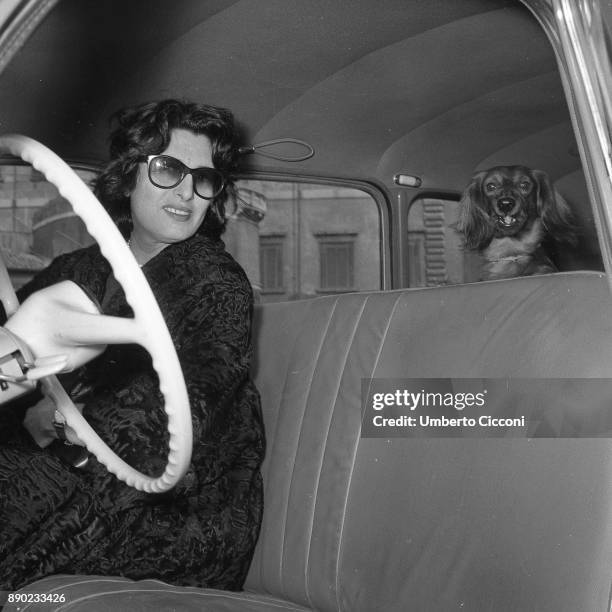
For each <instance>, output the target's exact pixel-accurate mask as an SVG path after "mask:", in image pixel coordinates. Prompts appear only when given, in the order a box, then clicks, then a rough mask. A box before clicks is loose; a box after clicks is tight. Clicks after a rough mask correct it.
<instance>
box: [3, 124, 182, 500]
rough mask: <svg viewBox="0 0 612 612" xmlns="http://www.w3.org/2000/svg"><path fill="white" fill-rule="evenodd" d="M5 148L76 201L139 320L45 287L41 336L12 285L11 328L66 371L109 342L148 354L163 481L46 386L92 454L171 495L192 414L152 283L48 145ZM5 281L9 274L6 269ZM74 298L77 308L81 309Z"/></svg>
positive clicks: (61, 288)
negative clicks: (162, 426) (58, 359)
mask: <svg viewBox="0 0 612 612" xmlns="http://www.w3.org/2000/svg"><path fill="white" fill-rule="evenodd" d="M5 151H8V152H10V153H11V154H13V155H16V156H20V157H21V158H22V159H23V160H24V161H27V162H29V163H31V164H32V166H34V168H35V169H36V170H38V171H40V172H41V173H42V174H44V175H45V177H46V178H47V180H48V181H50V182H51V183H53V184H54V185H55V186H56V187H57V189H58V191H59V193H60V194H61V195H62V196H63V197H64V198H66V199H67V200H68V201H69V202H70V204H71V205H72V207H73V209H74V211H75V212H76V213H77V214H78V215H79V216H80V217H81V219H82V220H83V222H84V223H85V225H86V227H87V230H88V232H89V233H90V235H91V236H92V237H93V238H94V239H95V240H96V241H97V242H98V244H99V245H100V251H101V252H102V254H103V255H104V257H106V259H107V260H108V262H109V263H110V265H111V267H112V270H113V273H114V275H115V278H116V279H117V281H118V282H119V283H120V284H121V286H122V287H123V290H124V292H125V296H126V299H127V301H128V303H129V304H130V306H131V307H132V309H133V311H134V318H133V319H124V318H120V317H109V316H105V315H101V314H99V313H98V312H97V310H95V309H92V308H91V302H89V304H88V303H87V302H86V301H84V300H83V299H82V295H83V294H82V291H81V290H80V289H79V288H78V287H77V286H76V285H74V284H73V283H70V282H69V281H66V282H64V283H60V284H58V285H54V286H52V287H49V288H47V289H45V290H43V291H45V292H46V295H45V299H46V300H47V301H46V302H45V308H44V311H45V313H46V318H47V319H48V321H47V322H40V321H39V323H38V324H37V325H38V327H39V330H38V331H42V333H37V332H36V331H35V330H34V329H33V327H36V325H34V326H33V324H32V319H31V318H28V317H27V315H26V314H24V312H23V311H22V312H19V310H17V305H18V302H17V298H16V297H15V295H14V291H13V290H12V286H11V287H10V291H8V292H7V291H6V289H5V291H4V293H5V294H6V295H7V296H8V297H5V299H4V301H5V302H6V303H5V304H4V307H5V310H7V312H8V313H9V314H11V313H15V314H13V316H12V317H11V318H10V319H9V321H8V323H7V325H6V328H7V329H9V330H10V332H11V333H12V334H14V335H15V336H17V337H18V338H19V339H20V340H21V341H22V342H23V343H24V344H26V345H27V346H28V348H29V349H30V351H31V352H32V354H33V356H34V358H35V359H39V360H40V359H41V358H45V357H48V356H51V355H58V354H61V351H62V350H64V352H65V353H66V354H67V355H72V356H73V357H72V362H71V363H68V367H67V368H66V369H67V370H70V369H73V368H74V367H77V366H78V365H80V364H81V363H84V360H87V359H91V357H92V356H95V355H96V354H99V352H100V350H101V349H102V348H103V347H104V345H106V344H117V343H137V344H140V345H142V346H143V347H144V348H145V349H146V350H147V351H148V352H149V353H150V355H151V357H152V360H153V366H154V368H155V370H156V371H157V373H158V375H159V385H160V390H161V392H162V394H163V395H164V398H165V411H166V414H167V415H168V431H169V433H170V441H169V447H170V449H169V454H168V463H167V465H166V468H165V470H164V472H163V474H161V475H160V476H159V477H151V476H146V475H144V474H141V473H140V472H138V471H137V470H135V469H134V468H132V467H130V466H129V465H128V464H127V463H125V462H124V461H123V460H122V459H120V458H119V457H118V456H117V455H116V454H115V453H114V452H113V451H112V450H110V449H109V448H108V446H107V445H106V444H105V443H104V442H103V441H102V439H101V438H100V437H99V436H98V435H97V434H96V432H95V431H94V430H93V429H92V428H91V427H90V426H89V424H88V423H87V421H85V419H84V418H83V416H82V415H81V414H80V412H79V410H78V409H77V408H76V406H74V404H73V403H72V401H71V400H70V398H69V397H68V394H67V393H66V392H65V391H64V389H63V388H62V386H61V384H60V383H59V381H58V380H57V378H56V377H55V376H47V377H44V378H41V388H42V390H43V393H45V395H47V396H48V397H50V398H52V399H53V401H54V403H55V405H56V406H57V408H58V410H59V411H60V412H61V413H62V415H63V416H64V418H65V420H66V423H67V424H68V425H69V426H70V427H72V428H73V429H74V430H75V431H76V433H77V435H78V437H79V438H80V439H81V440H82V441H83V442H84V444H85V446H87V448H88V450H89V451H90V452H92V453H93V454H94V455H95V456H96V457H97V459H98V461H100V462H101V463H102V464H104V465H105V466H106V467H107V469H108V470H109V471H110V472H112V473H114V474H115V475H116V476H117V477H118V478H120V479H121V480H123V481H125V482H126V483H127V484H129V485H131V486H133V487H135V488H137V489H139V490H143V491H147V492H151V493H153V492H162V491H166V490H168V489H170V488H172V487H173V486H174V485H175V484H176V483H177V482H178V481H179V480H180V479H181V478H182V476H183V475H184V474H185V472H186V471H187V469H188V467H189V462H190V459H191V450H192V429H191V414H190V409H189V399H188V396H187V390H186V388H185V382H184V379H183V373H182V370H181V367H180V364H179V361H178V357H177V355H176V351H175V349H174V345H173V343H172V339H171V337H170V333H169V332H168V328H167V327H166V324H165V322H164V319H163V316H162V314H161V312H160V310H159V307H158V305H157V302H156V301H155V298H154V296H153V293H152V292H151V289H150V287H149V284H148V283H147V281H146V279H145V278H144V275H143V274H142V271H141V270H140V267H139V266H138V264H137V263H136V261H135V260H134V258H133V257H132V254H131V252H130V250H129V248H128V247H127V245H126V243H125V240H124V239H123V237H122V236H121V234H120V233H119V230H118V229H117V227H116V226H115V224H114V223H113V222H112V221H111V219H110V217H109V216H108V214H107V213H106V211H105V210H104V208H103V207H102V205H101V204H100V203H99V202H98V200H97V198H96V197H95V196H94V195H93V193H92V192H91V191H90V189H89V188H88V187H87V186H86V185H85V183H83V181H82V180H81V179H80V178H79V177H78V176H77V175H76V174H75V172H74V171H73V170H72V169H71V168H70V167H69V166H68V165H67V164H66V163H64V162H63V161H62V160H61V159H60V158H59V157H58V156H57V155H55V153H53V152H52V151H51V150H49V149H47V148H46V147H45V146H43V145H41V144H40V143H38V142H36V141H35V140H32V139H31V138H27V137H25V136H19V135H8V136H2V137H0V152H5ZM2 267H3V266H2ZM1 276H2V273H0V277H1ZM4 276H5V277H8V275H7V274H6V272H5V271H4ZM0 282H2V279H1V278H0ZM71 285H73V287H71ZM79 294H80V295H81V297H79ZM67 296H68V297H67ZM32 299H33V300H34V301H36V300H37V299H40V298H37V297H36V294H33V295H32V296H30V298H28V300H26V301H25V302H24V306H25V305H26V304H27V302H28V301H29V300H32ZM79 300H80V302H79ZM75 301H76V303H77V304H78V306H76V307H75ZM16 310H17V312H15V311H16ZM20 310H21V309H20ZM25 310H27V308H24V311H25ZM38 319H39V317H37V320H38ZM90 349H91V350H90ZM49 351H51V352H49ZM74 355H78V356H77V357H74ZM43 362H44V359H43Z"/></svg>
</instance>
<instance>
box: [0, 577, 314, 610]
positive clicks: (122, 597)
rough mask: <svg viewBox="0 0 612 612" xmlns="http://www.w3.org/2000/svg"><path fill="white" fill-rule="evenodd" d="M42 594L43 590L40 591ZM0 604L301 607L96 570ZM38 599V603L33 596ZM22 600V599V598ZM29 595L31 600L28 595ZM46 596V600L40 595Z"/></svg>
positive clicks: (54, 580) (37, 585) (42, 583)
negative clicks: (109, 575) (108, 575)
mask: <svg viewBox="0 0 612 612" xmlns="http://www.w3.org/2000/svg"><path fill="white" fill-rule="evenodd" d="M43 594H44V596H43ZM18 596H19V598H20V601H18V602H13V603H7V604H6V605H5V607H4V608H3V610H5V611H15V612H16V611H17V610H19V612H25V611H27V612H35V611H37V610H44V611H45V612H50V611H51V610H61V611H62V612H77V611H78V612H81V611H82V612H85V611H87V612H90V611H91V610H96V612H104V611H108V612H140V611H142V612H150V611H151V610H159V611H160V612H164V611H166V610H168V611H170V610H172V611H174V612H283V611H285V610H286V611H290V612H307V611H308V610H309V609H310V608H304V607H302V606H297V605H294V604H292V603H289V602H287V601H283V600H282V599H277V598H275V597H268V596H266V595H259V594H255V593H248V592H232V591H219V590H216V589H199V588H191V587H177V586H172V585H169V584H166V583H164V582H161V581H159V580H140V581H137V582H135V581H132V580H128V579H127V578H105V577H102V576H52V577H50V578H44V579H43V580H38V581H37V582H34V583H32V584H31V585H29V586H28V587H27V588H25V589H22V590H21V591H19V595H18ZM36 599H38V600H39V601H38V603H37V602H36ZM24 600H25V601H24ZM28 600H31V601H28ZM44 600H46V601H44Z"/></svg>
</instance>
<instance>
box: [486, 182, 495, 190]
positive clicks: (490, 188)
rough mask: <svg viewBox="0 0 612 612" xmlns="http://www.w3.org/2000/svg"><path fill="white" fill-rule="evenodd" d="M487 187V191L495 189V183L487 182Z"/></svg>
mask: <svg viewBox="0 0 612 612" xmlns="http://www.w3.org/2000/svg"><path fill="white" fill-rule="evenodd" d="M485 189H486V190H487V191H494V190H495V183H487V185H486V187H485Z"/></svg>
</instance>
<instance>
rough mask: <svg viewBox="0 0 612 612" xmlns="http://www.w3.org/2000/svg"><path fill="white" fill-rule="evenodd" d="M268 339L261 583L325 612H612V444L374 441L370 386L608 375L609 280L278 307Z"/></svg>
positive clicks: (253, 580)
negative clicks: (390, 381)
mask: <svg viewBox="0 0 612 612" xmlns="http://www.w3.org/2000/svg"><path fill="white" fill-rule="evenodd" d="M255 329H256V336H255V342H256V349H257V350H256V352H257V359H256V382H257V385H258V387H259V389H260V392H261V395H262V405H263V408H264V418H265V424H266V429H267V436H268V451H267V457H266V460H265V464H264V481H265V512H264V522H263V527H262V532H261V537H260V541H259V543H258V546H257V549H256V553H255V557H254V560H253V563H252V566H251V570H250V573H249V577H248V579H247V584H246V588H247V589H253V590H257V591H260V592H267V593H270V594H271V595H276V596H279V597H283V598H286V599H289V600H291V601H294V602H296V603H298V604H302V605H304V606H309V607H312V608H314V609H317V610H322V611H333V610H347V611H350V612H358V611H363V612H366V611H367V612H372V611H374V610H381V611H382V610H384V611H385V612H387V611H394V610H398V611H399V610H402V611H403V610H408V609H410V610H454V609H457V610H460V609H465V610H479V611H480V610H496V611H499V610H513V611H515V610H546V611H548V610H551V611H552V610H555V611H562V610H567V611H568V612H569V611H576V610H589V611H594V610H607V605H608V598H609V595H610V583H611V575H612V572H611V568H612V520H611V519H612V508H611V502H612V496H611V494H610V493H611V492H610V488H611V487H612V441H610V440H609V439H608V438H606V437H602V438H600V439H570V438H567V439H526V438H515V439H500V438H497V439H495V438H491V439H474V438H454V439H451V438H426V437H422V438H406V437H403V438H397V437H391V438H388V439H384V438H378V439H370V438H362V437H361V381H362V379H364V378H423V379H425V378H449V377H451V378H483V379H486V378H504V377H510V378H514V379H520V378H565V377H571V378H606V379H609V378H612V308H610V296H609V292H608V286H607V284H606V280H605V278H604V277H603V276H602V275H601V274H598V273H568V274H557V275H550V276H543V277H529V278H519V279H513V280H508V281H495V282H489V283H479V284H473V285H462V286H454V287H440V288H431V289H409V290H401V291H392V292H378V293H369V294H347V295H342V296H330V297H324V298H319V299H314V300H309V301H302V302H293V303H282V304H266V305H263V306H260V307H258V309H257V315H256V328H255ZM553 393H557V391H553ZM610 397H611V399H612V392H611V394H610ZM558 401H559V402H560V406H561V408H562V409H563V410H564V411H567V410H570V411H571V410H574V409H575V410H576V411H578V412H580V411H581V410H582V409H588V407H587V406H570V407H569V408H568V406H567V405H562V404H563V401H564V398H563V397H558ZM585 401H586V402H587V403H588V401H589V400H588V398H586V400H585ZM611 429H612V426H611Z"/></svg>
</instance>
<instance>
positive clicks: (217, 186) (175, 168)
mask: <svg viewBox="0 0 612 612" xmlns="http://www.w3.org/2000/svg"><path fill="white" fill-rule="evenodd" d="M142 160H143V161H146V162H147V165H148V167H149V180H150V181H151V182H152V183H153V184H154V185H155V186H156V187H160V188H161V189H172V188H173V187H176V186H177V185H178V184H179V183H180V182H181V181H182V180H183V179H184V178H185V176H186V175H187V174H191V177H192V178H193V190H194V191H195V192H196V194H197V195H199V196H200V197H201V198H204V199H205V200H212V199H213V198H216V197H217V196H218V195H219V194H220V193H221V192H222V191H223V189H224V188H225V176H224V175H223V173H222V172H220V171H219V170H217V169H216V168H209V167H207V166H203V167H202V168H189V167H188V166H186V165H185V164H184V163H183V162H182V161H180V160H179V159H176V158H175V157H171V156H170V155H147V156H143V157H142Z"/></svg>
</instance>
